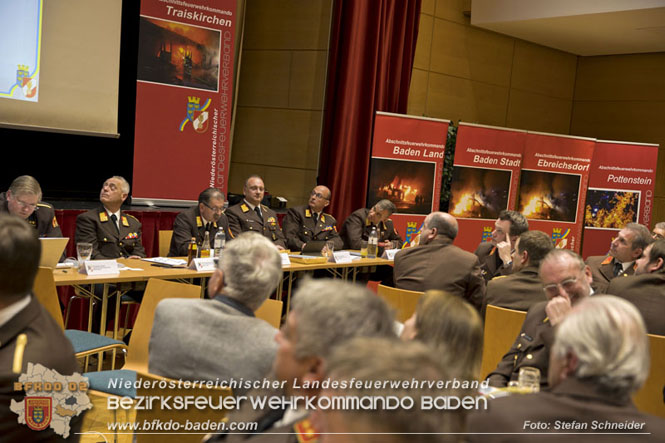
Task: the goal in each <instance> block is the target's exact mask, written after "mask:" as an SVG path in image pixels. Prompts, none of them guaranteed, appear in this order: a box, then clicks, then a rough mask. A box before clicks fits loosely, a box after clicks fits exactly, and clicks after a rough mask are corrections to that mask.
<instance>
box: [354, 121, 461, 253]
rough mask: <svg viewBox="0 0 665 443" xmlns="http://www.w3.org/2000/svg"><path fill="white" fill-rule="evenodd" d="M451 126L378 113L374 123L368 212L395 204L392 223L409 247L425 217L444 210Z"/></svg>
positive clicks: (444, 122)
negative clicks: (380, 205)
mask: <svg viewBox="0 0 665 443" xmlns="http://www.w3.org/2000/svg"><path fill="white" fill-rule="evenodd" d="M449 124H450V121H448V120H438V119H433V118H424V117H414V116H411V115H400V114H390V113H386V112H377V113H376V116H375V118H374V136H373V139H372V159H371V161H370V172H369V184H368V188H367V207H371V206H373V205H374V204H375V203H376V202H377V201H379V200H381V199H388V200H391V201H392V202H393V203H395V206H396V207H397V211H396V212H395V214H393V216H392V217H391V218H392V220H393V223H394V225H395V228H396V229H397V232H399V233H400V235H401V236H402V238H404V240H405V241H410V240H411V237H412V236H413V235H414V234H415V233H416V232H417V231H418V229H419V228H420V226H421V225H422V222H423V220H424V219H425V216H427V214H429V213H430V212H432V211H438V210H439V198H440V194H441V177H442V175H443V160H444V153H445V149H446V139H447V137H448V125H449Z"/></svg>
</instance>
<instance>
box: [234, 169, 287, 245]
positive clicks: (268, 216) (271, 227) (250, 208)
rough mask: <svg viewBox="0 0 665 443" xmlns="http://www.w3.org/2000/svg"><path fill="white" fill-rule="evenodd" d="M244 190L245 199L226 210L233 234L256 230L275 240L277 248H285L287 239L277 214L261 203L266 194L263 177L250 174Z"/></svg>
mask: <svg viewBox="0 0 665 443" xmlns="http://www.w3.org/2000/svg"><path fill="white" fill-rule="evenodd" d="M242 192H243V194H244V195H245V198H244V200H243V201H242V202H240V203H238V204H237V205H234V206H231V207H230V208H229V209H227V210H226V216H227V217H228V219H229V228H230V230H231V236H233V237H237V236H238V235H240V233H242V232H246V231H254V232H258V233H259V234H261V235H263V236H264V237H266V238H267V239H268V240H270V241H271V242H273V243H274V245H275V246H277V249H285V248H286V240H285V239H284V233H282V228H280V227H279V222H278V220H277V214H275V211H273V210H272V209H270V208H268V207H267V206H266V205H262V204H261V201H262V200H263V196H264V194H265V186H264V184H263V179H262V178H261V177H259V176H258V175H251V176H249V177H248V178H247V180H245V185H244V186H243V189H242Z"/></svg>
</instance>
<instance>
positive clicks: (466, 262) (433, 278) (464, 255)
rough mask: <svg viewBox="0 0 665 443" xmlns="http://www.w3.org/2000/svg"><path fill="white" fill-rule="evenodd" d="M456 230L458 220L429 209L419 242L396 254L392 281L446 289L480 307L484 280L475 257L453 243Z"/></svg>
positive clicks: (419, 287) (413, 286) (403, 285)
mask: <svg viewBox="0 0 665 443" xmlns="http://www.w3.org/2000/svg"><path fill="white" fill-rule="evenodd" d="M457 230H458V226H457V220H455V217H453V216H452V215H450V214H448V213H445V212H432V213H431V214H429V215H428V216H427V217H425V221H424V223H423V228H422V231H421V233H420V244H419V245H418V246H415V247H413V248H408V249H404V250H402V251H400V252H398V253H397V254H396V255H395V267H394V278H395V285H396V286H397V287H398V288H400V289H408V290H410V291H426V290H428V289H440V290H442V291H447V292H449V293H451V294H454V295H458V296H460V297H462V298H464V299H465V300H467V301H468V302H469V303H471V304H472V305H473V306H474V307H475V308H476V309H478V310H479V311H480V308H481V306H482V302H483V296H484V294H485V280H483V277H482V275H481V271H480V264H479V263H478V257H476V256H474V255H473V254H471V253H469V252H466V251H463V250H462V249H460V248H458V247H457V246H455V245H453V240H455V237H457Z"/></svg>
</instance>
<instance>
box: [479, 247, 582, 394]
mask: <svg viewBox="0 0 665 443" xmlns="http://www.w3.org/2000/svg"><path fill="white" fill-rule="evenodd" d="M539 275H540V280H541V282H542V283H543V289H544V290H545V295H546V296H547V299H548V301H546V302H541V303H537V304H535V305H533V306H532V307H531V309H529V312H527V314H526V318H525V319H524V323H523V324H522V330H521V331H520V333H519V335H518V336H517V338H516V340H515V343H513V346H512V347H511V348H510V350H509V351H508V352H507V353H506V354H505V355H504V356H503V359H502V360H501V361H500V362H499V364H498V366H497V367H496V369H495V370H494V371H492V372H491V373H490V374H489V383H490V385H491V386H497V387H502V386H506V385H507V384H508V382H509V381H511V380H517V376H518V374H519V371H520V368H521V367H526V366H530V367H535V368H538V369H539V370H540V374H541V375H540V382H541V385H543V384H546V383H547V368H548V364H549V355H550V348H551V346H552V343H553V341H554V326H556V325H557V324H559V323H560V322H561V321H562V320H563V319H564V318H565V317H566V315H567V314H568V313H569V312H570V310H571V309H572V307H573V306H575V305H576V304H577V303H578V302H580V301H582V300H584V299H585V298H587V297H589V295H591V294H592V289H591V281H592V278H591V270H590V269H589V267H588V266H586V265H585V264H584V260H582V257H580V256H579V255H577V254H576V253H575V252H573V251H571V250H569V249H553V250H552V251H550V253H549V254H547V255H546V256H545V258H544V259H543V261H542V262H541V263H540V270H539Z"/></svg>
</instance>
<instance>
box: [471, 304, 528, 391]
mask: <svg viewBox="0 0 665 443" xmlns="http://www.w3.org/2000/svg"><path fill="white" fill-rule="evenodd" d="M525 318H526V312H523V311H516V310H514V309H506V308H500V307H498V306H492V305H487V310H486V313H485V332H484V335H483V360H482V363H481V365H480V375H481V377H483V378H484V377H486V376H487V374H489V373H490V372H492V371H493V370H494V369H495V368H496V365H498V364H499V362H500V361H501V359H502V358H503V356H504V355H505V354H506V352H508V350H509V349H510V347H511V346H512V345H513V343H514V342H515V338H516V337H517V335H518V334H519V333H520V331H521V330H522V323H524V319H525Z"/></svg>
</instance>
